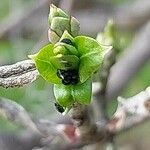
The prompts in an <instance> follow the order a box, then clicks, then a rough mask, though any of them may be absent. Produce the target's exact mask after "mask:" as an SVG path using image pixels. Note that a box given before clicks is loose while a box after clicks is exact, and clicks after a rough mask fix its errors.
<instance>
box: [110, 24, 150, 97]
mask: <svg viewBox="0 0 150 150" xmlns="http://www.w3.org/2000/svg"><path fill="white" fill-rule="evenodd" d="M149 39H150V22H148V23H147V25H146V26H144V27H143V28H142V29H141V31H140V32H139V33H138V34H137V35H135V39H134V40H133V42H132V45H131V46H130V47H129V48H127V49H126V50H124V52H123V54H122V55H121V56H120V58H119V59H118V60H117V62H116V64H115V65H114V66H113V67H112V70H111V73H110V77H109V80H108V84H107V99H108V100H112V99H115V98H117V96H118V95H120V93H121V91H122V90H123V89H124V88H125V87H126V85H127V84H128V82H129V81H130V80H131V79H132V78H133V77H134V75H135V74H136V73H137V72H138V71H139V70H140V68H141V67H142V66H143V65H144V64H145V63H146V62H148V60H149V58H150V42H149ZM116 83H117V84H116Z"/></svg>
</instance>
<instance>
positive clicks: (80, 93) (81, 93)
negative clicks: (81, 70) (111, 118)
mask: <svg viewBox="0 0 150 150" xmlns="http://www.w3.org/2000/svg"><path fill="white" fill-rule="evenodd" d="M91 94H92V81H91V78H90V79H88V80H87V81H86V82H84V83H82V84H78V85H75V86H73V88H72V96H73V99H74V101H75V102H78V103H80V104H89V103H90V102H91Z"/></svg>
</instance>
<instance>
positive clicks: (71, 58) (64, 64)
mask: <svg viewBox="0 0 150 150" xmlns="http://www.w3.org/2000/svg"><path fill="white" fill-rule="evenodd" d="M51 62H52V63H53V65H54V66H55V68H57V69H64V70H67V69H75V68H78V64H79V58H78V57H76V56H75V55H61V54H60V55H57V56H55V57H53V58H52V59H51Z"/></svg>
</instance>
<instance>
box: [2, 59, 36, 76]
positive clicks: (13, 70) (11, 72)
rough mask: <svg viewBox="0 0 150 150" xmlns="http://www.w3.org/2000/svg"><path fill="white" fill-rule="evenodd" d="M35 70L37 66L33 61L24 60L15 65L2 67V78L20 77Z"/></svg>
mask: <svg viewBox="0 0 150 150" xmlns="http://www.w3.org/2000/svg"><path fill="white" fill-rule="evenodd" d="M33 70H35V64H34V62H33V61H32V60H24V61H20V62H17V63H16V64H13V65H6V66H1V67H0V78H6V77H10V76H15V75H20V74H23V73H26V72H29V71H33Z"/></svg>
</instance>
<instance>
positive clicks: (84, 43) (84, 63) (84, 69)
mask: <svg viewBox="0 0 150 150" xmlns="http://www.w3.org/2000/svg"><path fill="white" fill-rule="evenodd" d="M74 42H75V45H76V48H77V50H78V52H79V55H80V66H79V76H80V81H81V83H83V82H85V81H86V80H87V79H88V78H89V77H90V76H91V75H92V74H93V73H94V72H95V71H97V70H98V68H99V67H100V65H101V64H102V61H103V52H104V49H103V48H102V46H101V45H100V44H99V43H98V42H97V41H96V40H95V39H92V38H90V37H85V36H77V37H76V38H74Z"/></svg>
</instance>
